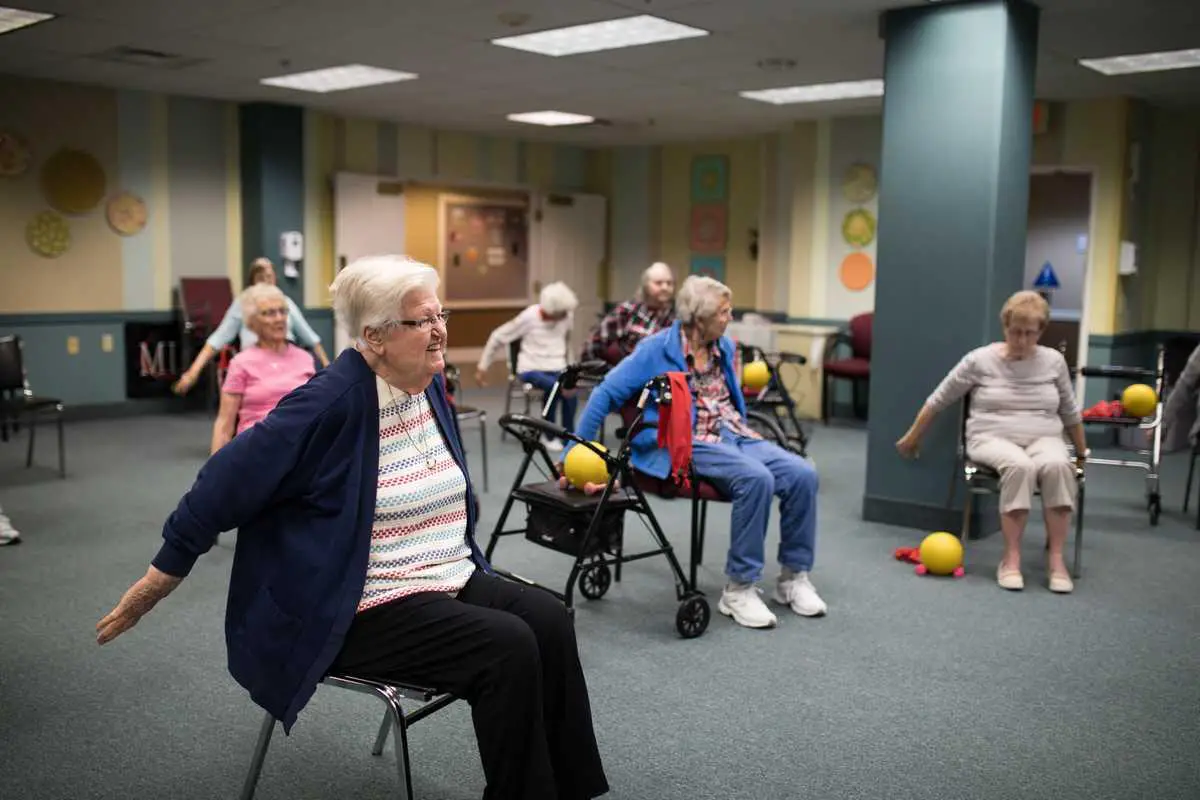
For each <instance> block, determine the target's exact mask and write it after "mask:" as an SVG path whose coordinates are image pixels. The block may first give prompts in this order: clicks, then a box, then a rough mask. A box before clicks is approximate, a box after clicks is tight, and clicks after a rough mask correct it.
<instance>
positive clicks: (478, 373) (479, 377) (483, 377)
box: [475, 367, 487, 386]
mask: <svg viewBox="0 0 1200 800" xmlns="http://www.w3.org/2000/svg"><path fill="white" fill-rule="evenodd" d="M475 383H477V384H479V385H480V386H487V373H486V372H484V371H483V370H481V369H479V368H478V367H476V369H475Z"/></svg>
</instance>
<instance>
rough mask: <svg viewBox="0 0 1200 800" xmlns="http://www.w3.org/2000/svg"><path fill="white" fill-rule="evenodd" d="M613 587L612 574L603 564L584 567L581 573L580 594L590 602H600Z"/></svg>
mask: <svg viewBox="0 0 1200 800" xmlns="http://www.w3.org/2000/svg"><path fill="white" fill-rule="evenodd" d="M610 586H612V572H611V571H610V570H609V568H608V564H605V563H603V562H601V563H598V564H591V565H589V566H587V567H584V569H583V572H581V573H579V593H580V594H581V595H583V596H584V597H586V598H587V599H588V600H599V599H600V598H601V597H604V595H605V594H606V593H607V592H608V587H610Z"/></svg>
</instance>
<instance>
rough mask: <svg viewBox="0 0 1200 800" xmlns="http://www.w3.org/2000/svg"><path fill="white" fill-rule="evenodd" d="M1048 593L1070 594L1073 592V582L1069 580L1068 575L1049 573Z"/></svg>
mask: <svg viewBox="0 0 1200 800" xmlns="http://www.w3.org/2000/svg"><path fill="white" fill-rule="evenodd" d="M1050 591H1052V592H1054V593H1055V594H1070V593H1071V592H1073V591H1075V582H1074V581H1072V580H1071V576H1070V574H1069V573H1066V572H1051V573H1050Z"/></svg>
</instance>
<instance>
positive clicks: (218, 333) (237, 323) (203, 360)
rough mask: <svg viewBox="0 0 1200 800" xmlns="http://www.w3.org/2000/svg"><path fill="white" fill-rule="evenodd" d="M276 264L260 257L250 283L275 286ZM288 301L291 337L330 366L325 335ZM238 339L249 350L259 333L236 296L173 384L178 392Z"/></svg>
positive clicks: (188, 387) (188, 386) (186, 388)
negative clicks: (313, 327) (318, 333)
mask: <svg viewBox="0 0 1200 800" xmlns="http://www.w3.org/2000/svg"><path fill="white" fill-rule="evenodd" d="M275 281H276V278H275V266H274V265H273V264H272V263H271V261H270V259H267V258H256V259H254V263H253V264H251V265H250V285H251V286H258V285H259V284H267V285H270V286H275V285H276V284H275ZM284 300H285V302H286V303H287V307H288V316H287V338H288V339H289V340H290V341H295V342H299V343H300V344H301V345H303V346H304V347H311V348H312V351H313V354H314V355H315V356H316V357H317V361H319V362H321V366H322V367H327V366H329V357H328V356H327V355H325V348H324V347H322V346H321V337H320V336H318V335H317V332H316V331H314V330H313V329H312V326H311V325H309V324H308V321H307V320H305V319H304V314H303V313H302V312H301V311H300V307H299V306H297V305H296V304H295V303H294V302H293V301H292V299H291V298H290V297H287V296H286V295H284ZM235 338H236V339H237V340H238V343H239V346H240V347H241V349H243V350H245V349H246V348H248V347H253V346H254V342H255V338H256V334H255V333H254V330H253V329H252V328H250V326H249V325H246V324H245V320H244V319H243V318H242V303H241V301H240V299H237V298H235V299H234V301H233V302H232V303H230V304H229V308H228V309H226V311H225V316H224V317H223V318H222V319H221V324H220V325H218V326H217V328H216V330H214V331H213V332H212V334H211V335H210V336H209V337H208V340H207V341H205V343H204V346H203V347H202V348H200V352H199V353H197V354H196V358H195V359H194V360H193V361H192V363H191V365H190V366H189V367H188V368H187V370H186V371H185V372H184V373H183V375H181V376H180V377H179V380H178V381H176V382H175V385H174V387H172V388H173V389H174V391H175V393H176V394H181V395H182V394H187V393H188V392H190V391H191V390H192V387H193V386H195V385H196V381H198V380H199V379H200V373H201V371H202V370H203V369H204V367H205V365H206V364H208V362H209V361H211V360H212V359H213V357H214V356H215V355H216V354H217V353H219V352H221V350H222V349H223V348H224V347H225V346H226V345H228V344H230V343H231V342H233V340H234V339H235Z"/></svg>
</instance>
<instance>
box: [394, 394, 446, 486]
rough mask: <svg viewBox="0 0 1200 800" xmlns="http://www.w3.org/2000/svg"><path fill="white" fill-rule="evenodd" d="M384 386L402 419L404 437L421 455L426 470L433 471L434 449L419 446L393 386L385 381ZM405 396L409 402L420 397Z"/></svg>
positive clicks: (401, 425)
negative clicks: (408, 425)
mask: <svg viewBox="0 0 1200 800" xmlns="http://www.w3.org/2000/svg"><path fill="white" fill-rule="evenodd" d="M384 385H385V386H387V390H388V394H389V395H391V398H392V405H393V406H395V407H396V416H398V417H400V429H401V430H402V431H404V435H405V436H406V437H407V438H408V441H409V444H411V445H412V446H413V449H414V450H416V451H417V452H418V453H420V454H421V457H422V458H424V459H425V466H426V468H427V469H433V467H434V464H435V463H436V459H435V458H434V455H433V448H432V447H430V448H429V449H428V450H422V449H421V446H420V445H418V444H417V440H416V439H414V438H413V435H412V434H411V433H409V431H408V427H407V426H406V425H405V424H404V414H403V413H402V412H401V410H400V401H399V400H397V399H396V393H395V392H394V391H392V385H391V384H390V383H387V382H386V381H384ZM401 391H403V390H401ZM404 394H406V395H408V399H409V400H412V399H413V398H414V397H419V396H420V395H413V394H408V392H404ZM420 404H421V401H420V400H417V407H418V414H419V413H420Z"/></svg>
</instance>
